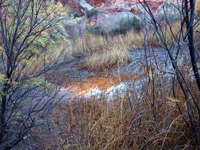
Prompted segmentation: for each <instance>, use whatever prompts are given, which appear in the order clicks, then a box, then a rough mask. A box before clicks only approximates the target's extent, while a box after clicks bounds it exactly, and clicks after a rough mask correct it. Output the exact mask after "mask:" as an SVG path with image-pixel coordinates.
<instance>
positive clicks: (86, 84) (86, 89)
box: [62, 75, 130, 97]
mask: <svg viewBox="0 0 200 150" xmlns="http://www.w3.org/2000/svg"><path fill="white" fill-rule="evenodd" d="M86 79H87V80H86V81H75V82H74V83H72V84H70V83H69V81H67V82H66V84H65V86H64V87H63V88H62V89H66V90H70V91H71V92H72V95H73V96H75V97H76V96H82V95H85V94H87V93H90V92H91V91H92V90H93V89H95V88H98V89H99V90H100V91H102V92H106V91H107V90H108V89H110V88H111V87H113V86H117V85H119V84H120V83H122V82H125V81H127V80H129V79H130V77H129V76H128V75H119V76H116V77H87V78H86Z"/></svg>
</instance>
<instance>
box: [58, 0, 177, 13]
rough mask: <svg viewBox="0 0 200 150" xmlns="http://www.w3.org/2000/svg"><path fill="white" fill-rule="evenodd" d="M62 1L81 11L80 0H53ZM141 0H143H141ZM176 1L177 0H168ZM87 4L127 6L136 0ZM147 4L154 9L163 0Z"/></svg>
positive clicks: (90, 0)
mask: <svg viewBox="0 0 200 150" xmlns="http://www.w3.org/2000/svg"><path fill="white" fill-rule="evenodd" d="M58 1H60V2H62V4H63V5H69V6H70V7H71V8H72V10H73V11H74V12H78V13H81V6H80V0H55V2H58ZM141 1H143V0H141ZM170 1H174V2H177V0H170ZM86 2H87V3H88V4H90V5H91V6H93V7H95V8H96V7H100V6H101V5H102V4H104V6H111V5H112V6H118V5H123V4H125V5H126V6H129V4H130V3H133V2H137V3H138V0H86ZM147 2H148V4H149V6H150V7H151V8H152V9H153V10H155V9H157V8H158V6H160V4H162V3H163V0H148V1H147Z"/></svg>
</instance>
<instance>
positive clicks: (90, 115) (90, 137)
mask: <svg viewBox="0 0 200 150" xmlns="http://www.w3.org/2000/svg"><path fill="white" fill-rule="evenodd" d="M154 77H155V79H156V80H155V79H154V80H151V82H150V83H149V82H148V83H147V82H146V83H145V84H144V85H143V88H142V89H143V91H141V93H143V94H141V97H143V98H141V99H140V102H134V101H132V106H133V108H131V107H130V101H129V98H130V97H129V96H128V95H126V96H124V97H121V96H120V95H119V97H118V98H117V99H116V100H114V101H112V102H110V103H108V102H107V100H106V99H105V97H102V98H101V100H96V99H95V98H94V99H82V100H81V101H69V102H67V103H66V104H63V103H62V104H60V105H58V106H57V108H56V111H54V112H52V114H51V115H50V116H49V117H50V120H51V125H50V126H49V128H50V130H51V132H53V134H51V136H48V141H46V143H44V141H43V144H44V146H45V145H46V146H48V147H54V146H56V147H57V149H69V150H70V149H80V150H82V149H88V150H92V149H105V150H110V149H113V150H118V149H124V150H126V149H127V150H128V149H134V150H141V149H153V150H157V149H196V148H197V147H196V146H197V145H196V143H195V141H194V139H193V134H192V133H191V131H190V130H189V128H188V126H187V125H186V123H185V121H184V119H187V118H185V116H184V115H181V114H180V112H179V111H178V109H177V106H176V103H178V104H179V106H180V108H181V109H182V111H183V113H186V111H187V110H186V107H185V100H184V96H183V94H182V92H181V90H180V88H179V87H178V86H177V87H175V92H176V93H179V94H178V95H177V97H176V99H175V98H173V95H172V89H171V87H170V86H169V87H166V85H165V80H167V79H162V78H161V77H159V75H155V76H154ZM158 78H159V79H158ZM161 84H162V88H160V87H159V86H160V85H161ZM152 85H154V86H155V87H154V88H155V89H154V90H153V89H152ZM189 85H190V86H191V85H192V82H191V84H189ZM146 91H148V92H146ZM130 93H134V91H130ZM132 96H133V95H132ZM132 96H131V97H132ZM41 138H44V137H43V136H41Z"/></svg>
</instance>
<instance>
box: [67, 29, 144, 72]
mask: <svg viewBox="0 0 200 150" xmlns="http://www.w3.org/2000/svg"><path fill="white" fill-rule="evenodd" d="M142 35H143V34H142V33H141V32H140V33H137V32H133V31H131V32H128V33H127V34H126V35H117V36H102V35H92V34H89V33H88V34H86V35H84V36H82V37H79V38H78V39H76V40H74V41H73V44H72V47H71V48H70V49H69V53H70V55H71V56H74V57H85V59H86V60H85V64H84V67H86V68H89V69H96V68H106V67H109V66H112V65H114V64H126V63H128V62H129V61H130V59H131V57H130V54H129V50H133V49H136V48H141V47H142V45H143V44H144V43H142V41H143V40H142V39H143V36H142Z"/></svg>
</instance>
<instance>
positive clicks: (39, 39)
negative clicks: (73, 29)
mask: <svg viewBox="0 0 200 150" xmlns="http://www.w3.org/2000/svg"><path fill="white" fill-rule="evenodd" d="M65 13H66V11H65V9H64V7H63V6H62V5H61V4H60V3H57V6H55V3H54V1H53V0H52V1H51V0H50V1H43V0H0V36H1V40H0V43H1V45H0V46H1V47H0V52H1V56H0V59H1V61H0V66H1V68H2V69H1V70H0V73H1V74H0V79H1V81H0V84H1V91H0V103H1V106H0V119H1V122H0V148H1V149H11V148H13V147H14V146H16V145H18V144H19V143H20V142H22V141H23V142H24V143H26V144H28V145H29V147H32V146H33V147H34V146H36V145H32V143H31V141H33V139H31V138H33V137H34V136H33V135H32V129H34V128H36V127H37V126H39V125H42V124H45V122H44V121H41V120H40V119H39V117H41V116H44V115H45V114H46V113H47V112H48V111H49V110H50V109H51V107H52V106H53V104H55V102H54V101H53V98H54V97H55V95H56V93H57V92H58V89H57V87H56V86H55V85H53V84H50V83H48V82H47V79H48V78H49V77H47V76H42V75H43V74H44V73H46V72H47V71H48V70H51V69H53V68H56V67H58V66H59V65H60V64H62V63H63V62H62V60H61V59H60V58H61V57H59V58H58V59H57V60H56V61H54V62H51V63H50V62H48V60H47V59H46V58H45V54H46V52H48V51H49V50H54V49H55V45H56V44H55V42H56V41H58V40H59V41H61V40H62V41H67V40H66V37H67V33H66V31H65V28H64V23H63V20H65V19H64V18H63V17H64V16H65ZM66 21H67V20H66ZM41 55H42V56H44V59H43V61H42V63H41V64H39V63H38V61H39V59H40V57H41ZM37 63H38V65H36V64H37ZM34 64H35V65H34ZM27 140H28V142H27Z"/></svg>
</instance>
